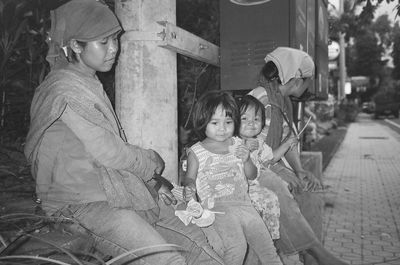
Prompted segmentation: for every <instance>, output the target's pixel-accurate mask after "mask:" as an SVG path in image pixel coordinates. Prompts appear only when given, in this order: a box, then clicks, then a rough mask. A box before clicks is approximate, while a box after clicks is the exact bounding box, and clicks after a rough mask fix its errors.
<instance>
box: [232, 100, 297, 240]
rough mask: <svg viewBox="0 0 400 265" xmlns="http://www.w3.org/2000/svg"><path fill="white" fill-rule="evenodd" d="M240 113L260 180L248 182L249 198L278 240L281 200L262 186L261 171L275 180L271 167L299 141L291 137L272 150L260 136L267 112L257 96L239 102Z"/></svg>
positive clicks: (241, 132)
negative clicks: (259, 181) (260, 182)
mask: <svg viewBox="0 0 400 265" xmlns="http://www.w3.org/2000/svg"><path fill="white" fill-rule="evenodd" d="M239 110H240V127H239V136H240V137H241V138H242V139H243V142H244V144H245V145H246V146H247V147H248V148H249V149H250V150H251V153H250V157H251V160H252V162H253V163H254V165H255V166H256V167H257V173H258V174H257V178H256V179H254V180H252V181H250V182H249V184H250V187H249V195H250V198H251V201H252V203H253V205H254V207H255V208H256V210H257V211H258V212H259V213H260V215H261V217H262V218H263V220H264V223H265V224H266V226H267V228H268V230H269V232H270V233H271V237H272V238H273V239H278V238H279V215H280V209H279V202H278V197H277V196H276V194H275V193H274V192H273V191H271V190H269V189H268V188H265V187H263V186H260V184H259V183H258V176H259V175H260V173H261V172H262V174H268V175H270V177H274V175H275V173H274V172H272V171H271V170H269V169H268V166H269V165H271V164H273V163H275V162H277V161H279V159H281V157H282V156H283V155H284V154H285V153H286V152H287V151H288V150H289V149H290V148H292V147H293V146H295V145H296V144H297V139H296V138H294V137H292V138H289V139H288V140H287V141H286V142H284V143H283V144H282V145H280V146H279V147H278V148H277V149H276V150H272V149H271V147H269V146H268V145H267V144H266V143H265V142H264V140H263V139H262V137H260V136H259V135H260V133H261V131H262V129H263V128H264V126H265V110H264V106H263V105H262V103H261V102H260V101H259V100H258V99H256V98H255V97H253V96H250V95H246V96H244V97H243V98H242V100H241V101H240V107H239ZM258 136H259V137H258Z"/></svg>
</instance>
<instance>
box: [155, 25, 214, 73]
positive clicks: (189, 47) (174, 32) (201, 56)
mask: <svg viewBox="0 0 400 265" xmlns="http://www.w3.org/2000/svg"><path fill="white" fill-rule="evenodd" d="M158 23H159V24H161V25H162V26H164V30H165V36H164V38H163V40H162V42H161V43H160V44H159V46H161V47H164V48H166V49H169V50H172V51H175V52H177V53H179V54H183V55H185V56H188V57H190V58H193V59H196V60H199V61H202V62H205V63H209V64H212V65H215V66H220V60H219V47H218V46H217V45H215V44H213V43H211V42H209V41H206V40H204V39H202V38H200V37H198V36H196V35H194V34H192V33H190V32H188V31H186V30H184V29H182V28H179V27H177V26H175V25H173V24H171V23H169V22H164V21H163V22H158Z"/></svg>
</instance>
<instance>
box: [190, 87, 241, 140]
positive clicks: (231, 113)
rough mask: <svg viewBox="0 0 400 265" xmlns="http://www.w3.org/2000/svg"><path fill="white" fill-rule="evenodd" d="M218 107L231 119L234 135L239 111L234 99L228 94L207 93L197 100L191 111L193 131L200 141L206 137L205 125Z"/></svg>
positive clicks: (220, 92)
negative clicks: (233, 125)
mask: <svg viewBox="0 0 400 265" xmlns="http://www.w3.org/2000/svg"><path fill="white" fill-rule="evenodd" d="M218 106H222V108H223V109H224V110H225V112H226V116H227V117H230V118H232V120H233V122H234V124H235V131H234V133H236V131H237V129H238V125H239V111H238V106H237V104H236V101H235V99H234V98H233V96H232V95H231V94H229V93H228V92H222V91H209V92H207V93H205V94H204V95H202V96H201V97H200V98H199V100H198V101H197V102H196V104H195V106H194V109H193V118H192V121H193V130H194V132H195V133H196V135H197V136H198V137H199V140H200V141H202V140H204V139H205V138H206V137H207V136H206V127H207V124H208V123H209V122H210V120H211V117H212V116H213V115H214V113H215V111H216V110H217V108H218Z"/></svg>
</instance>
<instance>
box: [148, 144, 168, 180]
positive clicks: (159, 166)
mask: <svg viewBox="0 0 400 265" xmlns="http://www.w3.org/2000/svg"><path fill="white" fill-rule="evenodd" d="M151 151H152V154H151V156H150V159H151V160H152V161H153V162H154V163H155V165H156V167H155V169H154V173H156V174H158V175H161V173H162V172H163V171H164V168H165V162H164V160H163V159H162V158H161V156H160V155H159V154H158V153H157V152H156V151H154V150H151Z"/></svg>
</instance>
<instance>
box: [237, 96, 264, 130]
mask: <svg viewBox="0 0 400 265" xmlns="http://www.w3.org/2000/svg"><path fill="white" fill-rule="evenodd" d="M249 108H254V111H255V113H256V114H257V113H258V112H259V111H260V112H261V128H264V126H265V107H264V105H263V104H262V103H261V102H260V101H259V100H258V99H256V98H255V97H253V96H251V95H245V96H244V97H243V98H242V99H241V100H240V102H239V111H240V116H241V115H243V114H244V113H245V112H246V111H247V110H248V109H249Z"/></svg>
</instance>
